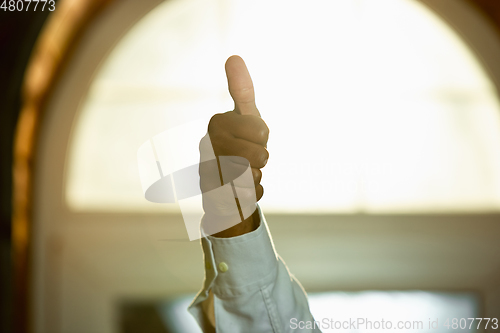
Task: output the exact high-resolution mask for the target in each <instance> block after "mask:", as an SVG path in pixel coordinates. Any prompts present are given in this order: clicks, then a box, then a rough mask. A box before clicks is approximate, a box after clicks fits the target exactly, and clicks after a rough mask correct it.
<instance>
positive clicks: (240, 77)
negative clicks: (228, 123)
mask: <svg viewBox="0 0 500 333" xmlns="http://www.w3.org/2000/svg"><path fill="white" fill-rule="evenodd" d="M226 76H227V84H228V88H229V93H230V94H231V97H232V98H233V101H234V111H236V112H237V113H239V114H241V115H254V116H258V117H260V113H259V110H257V107H256V106H255V93H254V89H253V83H252V78H251V77H250V73H248V69H247V66H246V65H245V62H244V61H243V59H241V57H239V56H236V55H233V56H231V57H229V59H227V61H226Z"/></svg>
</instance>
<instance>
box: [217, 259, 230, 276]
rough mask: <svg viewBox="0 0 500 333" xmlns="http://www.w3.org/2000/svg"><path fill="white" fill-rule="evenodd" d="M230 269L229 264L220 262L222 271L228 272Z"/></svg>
mask: <svg viewBox="0 0 500 333" xmlns="http://www.w3.org/2000/svg"><path fill="white" fill-rule="evenodd" d="M228 269H229V266H228V265H227V264H226V263H225V262H224V261H223V262H221V263H220V264H219V270H220V271H221V272H222V273H224V272H227V270H228Z"/></svg>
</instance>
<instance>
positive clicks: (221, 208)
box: [200, 56, 269, 237]
mask: <svg viewBox="0 0 500 333" xmlns="http://www.w3.org/2000/svg"><path fill="white" fill-rule="evenodd" d="M226 75H227V80H228V87H229V92H230V94H231V97H232V98H233V100H234V110H233V111H229V112H226V113H222V114H216V115H214V116H213V117H212V119H211V120H210V123H209V125H208V137H207V136H206V137H205V138H204V139H202V142H201V143H200V152H201V163H200V176H201V187H202V191H203V207H204V210H205V215H206V216H207V215H209V217H210V219H205V224H204V226H203V227H204V228H205V231H207V229H208V230H216V231H218V230H221V223H222V224H224V223H226V226H227V227H228V228H226V229H225V230H223V231H220V232H216V233H214V236H216V237H234V236H238V235H241V234H244V233H246V232H250V231H253V230H255V229H256V228H257V227H258V225H259V220H258V214H256V209H255V208H256V205H255V204H256V202H257V201H258V200H260V199H261V198H262V195H263V194H264V189H263V187H262V185H261V184H260V181H261V178H262V172H261V170H260V169H261V168H263V167H264V166H265V165H266V163H267V160H268V158H269V153H268V151H267V149H266V145H267V140H268V135H269V129H268V127H267V125H266V123H265V122H264V121H263V120H262V118H261V117H260V113H259V111H258V110H257V107H256V105H255V94H254V88H253V83H252V79H251V77H250V74H249V73H248V70H247V68H246V65H245V63H244V61H243V59H241V58H240V57H238V56H232V57H230V58H229V59H228V60H227V62H226ZM207 139H208V140H207ZM209 142H210V143H211V148H212V149H213V154H215V156H216V158H217V159H216V160H213V159H212V160H210V159H209V158H207V157H206V156H207V155H209V154H208V153H206V151H208V150H209V149H208V148H210V147H209V146H210V145H209V144H208V143H209ZM207 147H208V148H207ZM204 151H205V153H204ZM212 158H213V157H212ZM214 161H216V162H217V163H215V162H214ZM250 170H251V173H250ZM214 175H216V176H217V177H214ZM229 184H230V185H229ZM222 187H224V188H225V189H223V188H222ZM231 187H232V191H231ZM214 189H217V191H213V190H214ZM234 194H236V196H235V195H234ZM235 202H236V205H235ZM235 207H237V208H238V211H235ZM235 218H236V219H237V220H235ZM206 220H209V221H210V222H209V225H207V223H206ZM235 222H236V223H237V224H236V223H235ZM239 222H242V223H239ZM208 233H209V234H210V232H208Z"/></svg>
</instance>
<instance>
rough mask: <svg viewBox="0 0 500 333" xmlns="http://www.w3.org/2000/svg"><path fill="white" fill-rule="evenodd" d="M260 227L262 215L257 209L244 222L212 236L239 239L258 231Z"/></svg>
mask: <svg viewBox="0 0 500 333" xmlns="http://www.w3.org/2000/svg"><path fill="white" fill-rule="evenodd" d="M259 225H260V214H259V210H258V209H255V211H254V212H253V214H252V215H250V216H249V217H248V218H247V219H245V220H244V221H243V222H240V223H238V224H236V225H234V226H232V227H230V228H227V229H225V230H222V231H220V232H218V233H215V234H213V235H212V236H214V237H218V238H230V237H237V236H241V235H244V234H247V233H249V232H252V231H254V230H256V229H257V228H258V227H259Z"/></svg>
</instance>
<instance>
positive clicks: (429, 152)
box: [66, 0, 500, 213]
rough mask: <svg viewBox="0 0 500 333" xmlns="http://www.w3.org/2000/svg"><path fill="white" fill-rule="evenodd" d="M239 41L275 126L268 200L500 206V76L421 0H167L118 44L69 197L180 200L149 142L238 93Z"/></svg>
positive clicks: (429, 208)
mask: <svg viewBox="0 0 500 333" xmlns="http://www.w3.org/2000/svg"><path fill="white" fill-rule="evenodd" d="M232 54H239V55H241V56H242V57H243V58H244V59H245V61H246V62H247V65H248V67H249V70H250V73H251V75H252V77H253V80H254V84H255V89H256V97H257V105H258V107H259V109H260V112H261V114H262V117H263V118H264V120H265V121H266V122H267V124H268V126H269V128H270V130H271V134H270V139H269V144H268V150H269V152H270V159H269V163H268V165H267V166H266V167H265V168H264V169H263V179H262V184H263V186H264V188H265V194H264V197H263V199H262V200H261V206H262V207H263V208H264V209H265V211H266V212H275V213H290V212H302V213H304V212H305V213H335V212H337V213H339V212H345V213H351V212H359V211H363V212H371V213H394V212H458V211H497V210H498V209H499V208H500V117H499V111H500V107H499V102H498V99H497V96H496V92H495V87H494V86H493V84H492V82H491V81H490V79H489V78H488V76H487V75H486V73H485V71H484V69H483V68H482V67H481V66H480V64H479V63H478V61H477V60H476V58H475V57H474V55H473V54H472V53H471V51H470V50H469V48H468V47H467V46H466V45H465V44H464V42H463V41H462V40H461V39H460V37H459V36H458V35H457V34H456V33H455V32H454V31H452V30H451V28H450V27H448V26H447V25H446V24H445V23H444V22H443V21H442V20H441V19H440V18H438V17H437V16H436V15H435V14H434V13H432V12H431V11H430V10H429V9H428V8H426V7H424V6H423V5H422V4H419V3H418V2H417V1H412V0H378V1H371V0H359V1H326V0H323V1H318V0H316V1H309V2H303V1H289V0H287V1H284V0H283V1H272V2H269V1H263V0H259V1H245V0H235V1H230V2H228V1H218V0H211V1H201V0H182V1H181V0H173V1H166V2H165V3H163V4H161V5H160V6H158V7H157V8H156V9H155V10H153V11H152V12H151V13H149V14H148V15H147V16H145V17H144V18H143V19H142V20H141V21H140V22H139V23H138V24H136V25H135V26H134V27H133V28H132V29H131V30H130V31H129V32H128V33H127V34H126V35H125V37H124V38H123V39H122V40H121V41H120V43H119V44H118V45H117V46H116V47H115V48H114V50H113V52H112V53H111V54H110V55H109V57H108V58H107V59H106V61H105V62H104V63H103V65H102V67H101V68H100V69H99V71H98V72H97V74H96V76H95V80H94V81H93V84H92V86H91V89H90V91H89V93H88V95H87V97H86V99H85V101H84V103H82V108H81V110H80V114H79V117H77V119H76V123H75V127H74V128H75V129H74V132H73V136H72V141H71V144H70V157H69V160H68V166H67V169H68V172H67V182H66V184H67V187H66V201H67V204H68V206H69V207H70V208H71V209H73V210H79V211H142V212H158V211H163V212H165V211H170V212H180V209H179V207H178V206H177V205H175V204H153V203H150V202H148V201H147V200H145V199H144V196H143V192H142V189H141V184H140V180H139V174H138V169H137V160H136V156H137V155H136V154H137V150H138V148H139V147H140V145H141V144H142V143H144V142H145V141H146V140H148V139H149V138H151V137H153V136H154V135H156V134H158V133H160V132H162V131H164V130H166V129H168V128H172V127H175V126H177V125H180V124H183V123H186V122H189V121H192V120H195V119H200V118H201V119H202V120H203V121H205V122H206V123H208V120H209V119H210V117H211V115H213V114H214V113H219V112H225V111H228V110H231V109H232V106H233V105H232V101H231V99H230V97H229V94H228V92H227V83H226V80H225V73H224V62H225V60H226V59H227V57H228V56H230V55H232ZM203 135H204V133H200V139H201V137H202V136H203Z"/></svg>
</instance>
